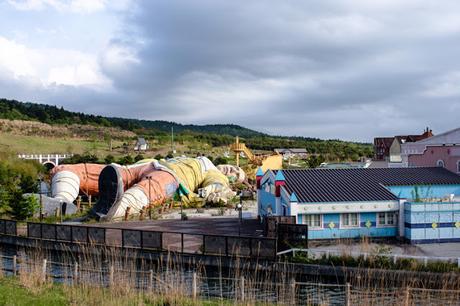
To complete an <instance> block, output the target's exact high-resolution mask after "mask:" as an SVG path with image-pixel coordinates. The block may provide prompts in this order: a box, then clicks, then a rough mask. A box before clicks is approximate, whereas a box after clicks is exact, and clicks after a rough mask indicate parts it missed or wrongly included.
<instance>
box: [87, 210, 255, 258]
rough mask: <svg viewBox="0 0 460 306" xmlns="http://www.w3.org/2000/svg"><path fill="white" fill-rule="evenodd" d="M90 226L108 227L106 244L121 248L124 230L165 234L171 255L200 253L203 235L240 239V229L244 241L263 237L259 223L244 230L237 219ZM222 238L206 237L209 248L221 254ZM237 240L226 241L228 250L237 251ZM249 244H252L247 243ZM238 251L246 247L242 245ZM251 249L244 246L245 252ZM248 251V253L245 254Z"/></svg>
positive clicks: (249, 221)
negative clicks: (249, 238) (176, 253)
mask: <svg viewBox="0 0 460 306" xmlns="http://www.w3.org/2000/svg"><path fill="white" fill-rule="evenodd" d="M91 226H99V227H108V228H110V229H108V230H107V231H106V242H107V243H108V244H109V245H121V241H122V237H121V229H129V230H142V231H158V232H163V235H162V236H161V237H162V238H161V240H162V242H161V243H162V245H163V248H164V249H168V250H170V251H181V250H183V251H185V252H188V253H200V252H201V248H202V247H203V243H204V240H203V239H204V237H203V235H222V236H238V235H239V228H240V234H241V237H262V236H263V227H262V225H261V224H260V222H259V221H258V220H256V219H244V220H243V222H242V224H241V227H240V223H239V220H238V218H235V217H233V218H228V217H227V218H226V217H215V218H202V219H200V218H193V219H191V220H183V221H182V220H177V219H176V220H145V221H127V222H117V223H99V224H91ZM126 239H128V240H131V239H133V240H131V241H137V240H138V238H136V237H135V235H134V234H133V236H131V237H129V236H128V238H127V236H125V243H126ZM222 239H224V238H220V237H215V238H213V237H210V236H207V238H206V244H207V246H208V247H213V248H215V249H216V250H220V251H218V253H220V252H224V250H225V249H226V246H225V240H222ZM237 241H238V239H232V238H229V239H228V240H227V248H230V249H234V248H236V247H237V245H239V243H240V242H237ZM247 243H250V242H249V241H247ZM239 247H243V246H242V245H240V246H239ZM248 247H249V246H248V245H246V244H245V248H248ZM246 251H249V249H248V250H246Z"/></svg>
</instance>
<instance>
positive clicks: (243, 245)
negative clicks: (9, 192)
mask: <svg viewBox="0 0 460 306" xmlns="http://www.w3.org/2000/svg"><path fill="white" fill-rule="evenodd" d="M0 235H11V236H18V229H17V225H16V221H12V220H0ZM26 237H28V238H30V239H36V240H43V241H55V242H62V243H78V244H89V245H103V246H109V247H112V246H113V247H121V248H126V249H138V250H142V251H160V252H176V253H182V254H199V255H219V256H234V257H248V258H260V259H271V260H273V259H276V247H277V241H276V239H274V238H266V237H249V236H231V235H212V234H193V233H183V232H170V231H152V230H134V229H123V228H114V227H102V226H90V225H73V224H47V223H36V222H28V223H27V233H26Z"/></svg>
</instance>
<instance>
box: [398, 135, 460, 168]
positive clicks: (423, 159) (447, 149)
mask: <svg viewBox="0 0 460 306" xmlns="http://www.w3.org/2000/svg"><path fill="white" fill-rule="evenodd" d="M401 150H402V153H401V156H402V158H401V166H402V167H444V168H446V169H448V170H450V171H452V172H454V173H457V174H460V128H457V129H454V130H451V131H448V132H445V133H442V134H439V135H436V136H433V137H430V138H427V139H423V140H420V141H417V142H411V143H404V144H402V145H401Z"/></svg>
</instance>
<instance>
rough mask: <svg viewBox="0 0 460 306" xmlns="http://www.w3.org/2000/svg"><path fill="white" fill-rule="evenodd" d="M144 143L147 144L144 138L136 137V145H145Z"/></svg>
mask: <svg viewBox="0 0 460 306" xmlns="http://www.w3.org/2000/svg"><path fill="white" fill-rule="evenodd" d="M145 144H147V141H145V138H142V137H139V138H137V142H136V145H139V146H141V145H145Z"/></svg>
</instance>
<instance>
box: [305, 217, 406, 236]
mask: <svg viewBox="0 0 460 306" xmlns="http://www.w3.org/2000/svg"><path fill="white" fill-rule="evenodd" d="M376 219H377V215H376V213H360V224H359V227H356V228H340V214H324V215H323V228H322V229H310V230H309V231H308V238H309V239H337V238H359V237H363V236H367V237H394V236H396V235H397V232H398V228H397V226H392V227H377V226H376ZM368 221H369V223H368ZM299 222H301V220H300V219H299ZM367 224H370V226H369V227H368V226H367Z"/></svg>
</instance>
